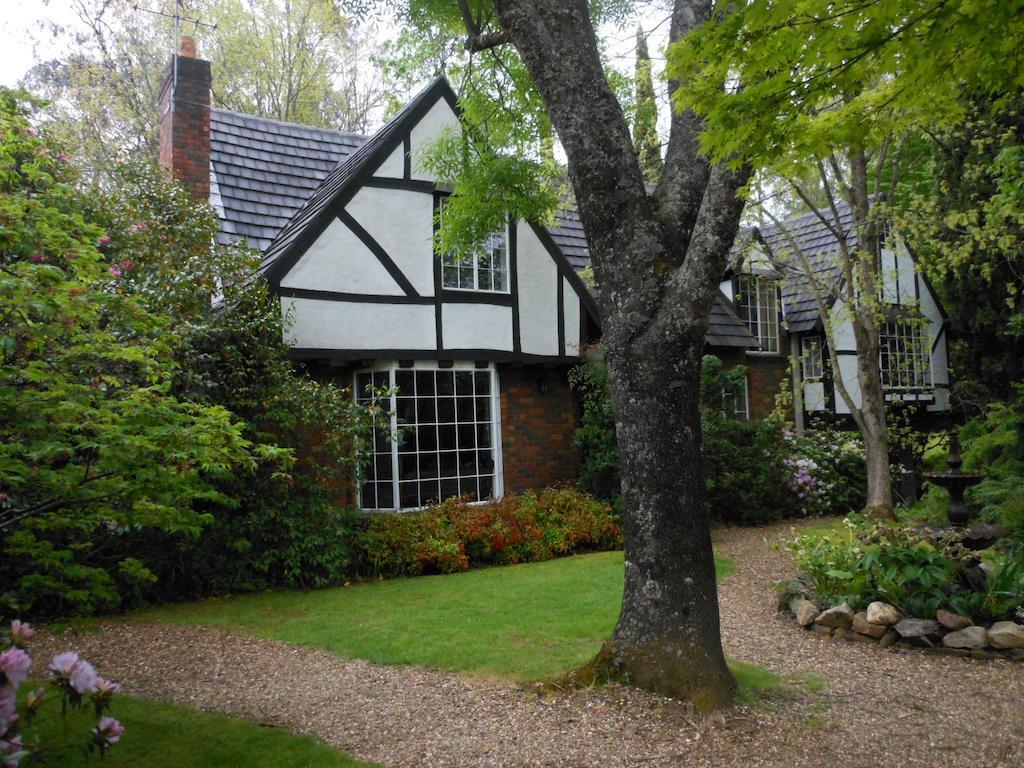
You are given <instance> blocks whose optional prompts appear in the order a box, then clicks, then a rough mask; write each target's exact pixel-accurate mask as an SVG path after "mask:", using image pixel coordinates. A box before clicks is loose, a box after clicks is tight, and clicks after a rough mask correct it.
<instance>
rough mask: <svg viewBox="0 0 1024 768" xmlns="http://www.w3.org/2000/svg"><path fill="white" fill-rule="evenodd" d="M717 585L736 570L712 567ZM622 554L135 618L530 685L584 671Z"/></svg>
mask: <svg viewBox="0 0 1024 768" xmlns="http://www.w3.org/2000/svg"><path fill="white" fill-rule="evenodd" d="M715 565H716V571H717V575H718V577H719V579H721V578H724V577H725V576H726V575H727V574H728V573H730V572H731V571H732V569H733V565H732V563H731V562H730V561H729V560H727V559H725V558H717V559H716V563H715ZM622 569H623V565H622V553H621V552H602V553H597V554H592V555H581V556H577V557H564V558H560V559H557V560H549V561H547V562H543V563H532V564H529V565H515V566H508V567H504V568H486V569H480V570H474V571H469V572H467V573H460V574H455V575H451V576H425V577H420V578H415V579H398V580H394V581H385V582H379V583H372V584H358V585H354V586H351V587H341V588H336V589H324V590H317V591H312V592H295V591H289V592H266V593H262V594H256V595H247V596H244V597H232V598H224V599H216V600H205V601H202V602H198V603H187V604H181V605H173V606H167V607H164V608H160V609H157V610H152V611H145V612H140V613H137V614H134V615H133V616H132V617H131V619H132V620H135V621H147V622H167V623H176V624H203V625H208V626H216V627H224V628H227V629H232V630H235V631H240V632H245V633H248V634H253V635H257V636H259V637H269V638H275V639H278V640H283V641H285V642H290V643H298V644H301V645H310V646H316V647H319V648H325V649H327V650H329V651H332V652H334V653H336V654H338V655H340V656H345V657H349V658H360V659H368V660H369V661H372V662H375V663H378V664H392V665H394V664H420V665H423V666H427V667H433V668H437V669H447V670H455V671H460V672H470V673H473V674H477V675H482V676H499V677H507V678H511V679H513V680H520V681H521V680H532V679H537V678H542V677H553V676H556V675H559V674H561V673H563V672H565V671H566V670H569V669H572V668H573V667H576V666H579V665H580V664H583V663H584V662H586V661H588V660H589V659H590V658H591V657H592V656H593V655H594V653H596V651H597V650H598V648H599V647H600V645H601V643H602V642H603V641H604V640H605V639H606V638H607V637H608V636H609V635H610V634H611V632H612V629H613V628H614V626H615V620H616V618H617V617H618V611H619V606H620V603H621V600H622Z"/></svg>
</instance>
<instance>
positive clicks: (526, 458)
mask: <svg viewBox="0 0 1024 768" xmlns="http://www.w3.org/2000/svg"><path fill="white" fill-rule="evenodd" d="M567 375H568V369H567V368H564V367H561V368H549V367H542V366H522V365H505V366H500V367H499V368H498V380H499V382H500V385H501V441H502V463H503V466H504V475H505V491H506V492H507V493H518V492H520V491H525V490H528V489H531V488H544V487H546V486H549V485H551V484H553V483H556V482H559V481H562V480H572V479H573V478H575V477H576V475H577V472H578V470H579V460H578V457H577V455H576V450H575V449H574V448H573V445H572V438H573V433H574V432H575V430H576V421H577V412H578V406H577V401H576V397H575V395H574V394H573V392H572V390H571V389H570V388H569V382H568V379H567Z"/></svg>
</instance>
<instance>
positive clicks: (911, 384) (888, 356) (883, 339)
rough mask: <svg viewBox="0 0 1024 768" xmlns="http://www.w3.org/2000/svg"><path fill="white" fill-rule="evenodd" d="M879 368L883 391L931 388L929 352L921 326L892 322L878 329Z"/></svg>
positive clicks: (905, 322) (918, 324)
mask: <svg viewBox="0 0 1024 768" xmlns="http://www.w3.org/2000/svg"><path fill="white" fill-rule="evenodd" d="M879 346H880V351H879V368H880V369H881V374H882V387H883V388H884V389H887V390H923V389H930V388H931V386H932V371H931V353H930V350H929V349H928V345H927V344H926V343H925V336H924V331H923V329H922V327H921V323H918V322H910V321H906V320H893V321H888V322H885V323H883V324H882V327H881V328H880V329H879Z"/></svg>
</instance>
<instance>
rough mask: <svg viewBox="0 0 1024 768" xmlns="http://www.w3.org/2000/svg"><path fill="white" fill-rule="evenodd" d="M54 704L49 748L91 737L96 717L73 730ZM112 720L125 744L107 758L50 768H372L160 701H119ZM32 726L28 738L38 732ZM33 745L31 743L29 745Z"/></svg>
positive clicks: (82, 716)
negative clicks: (122, 728) (57, 714)
mask: <svg viewBox="0 0 1024 768" xmlns="http://www.w3.org/2000/svg"><path fill="white" fill-rule="evenodd" d="M52 706H53V705H52V704H51V705H50V707H48V708H44V712H45V711H46V710H48V712H47V713H46V717H47V718H49V719H46V720H43V719H40V721H39V723H38V729H39V732H40V735H41V736H42V737H43V739H44V741H43V742H42V743H43V744H44V745H47V746H50V745H54V744H67V743H69V742H71V741H74V742H75V743H78V737H79V736H82V740H83V741H84V740H85V737H84V734H87V733H88V731H89V730H90V728H91V727H92V725H94V724H95V718H94V717H93V716H92V713H91V712H88V713H85V712H83V713H75V714H73V715H71V716H70V717H69V720H68V722H69V724H70V729H69V731H68V732H67V734H65V733H64V731H63V727H64V725H63V721H62V720H61V719H60V718H59V717H56V718H52V717H50V714H52V713H53V710H52ZM111 715H112V716H114V717H116V718H117V719H118V720H120V721H121V722H122V723H123V724H124V726H125V733H124V736H122V737H121V741H120V742H118V743H117V744H115V745H114V747H113V748H112V749H111V750H110V751H109V752H108V753H107V756H106V758H105V759H104V760H100V759H99V755H93V757H92V759H91V760H90V759H88V758H87V757H86V755H85V751H84V750H79V749H70V750H62V751H60V752H59V753H57V752H54V753H52V754H50V755H49V757H48V759H47V762H46V765H54V766H56V765H60V766H61V767H62V768H77V766H83V767H84V766H97V765H99V766H103V768H119V766H133V768H136V767H137V766H145V767H146V768H183V766H188V768H226V767H227V766H244V767H245V768H369V766H370V764H369V763H363V762H359V761H358V760H353V759H352V758H350V757H347V756H346V755H344V754H342V753H341V752H338V751H336V750H334V749H331V748H330V747H327V746H325V745H323V744H321V743H320V742H318V741H317V740H316V739H313V738H311V737H309V736H296V735H294V734H291V733H288V732H287V731H282V730H279V729H276V728H264V727H262V726H259V725H253V724H252V723H246V722H243V721H241V720H235V719H234V718H230V717H224V716H222V715H213V714H207V713H203V712H196V711H194V710H191V709H188V708H186V707H178V706H175V705H173V704H163V703H161V702H157V701H148V700H142V699H133V698H129V697H127V696H124V695H118V696H116V697H115V698H114V703H113V707H112V711H111ZM36 728H37V726H35V725H34V726H32V727H31V728H30V729H27V730H28V733H27V734H26V735H28V736H30V737H31V735H32V734H33V733H34V732H35V731H36ZM29 743H30V742H29Z"/></svg>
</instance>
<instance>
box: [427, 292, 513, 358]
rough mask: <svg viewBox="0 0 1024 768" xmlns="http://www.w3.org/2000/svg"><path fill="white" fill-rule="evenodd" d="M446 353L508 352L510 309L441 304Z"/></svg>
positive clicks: (510, 332)
mask: <svg viewBox="0 0 1024 768" xmlns="http://www.w3.org/2000/svg"><path fill="white" fill-rule="evenodd" d="M441 335H442V337H443V339H444V348H445V349H496V350H503V351H506V352H511V351H512V348H513V345H512V308H511V307H500V306H497V305H495V304H448V303H445V304H442V305H441Z"/></svg>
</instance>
